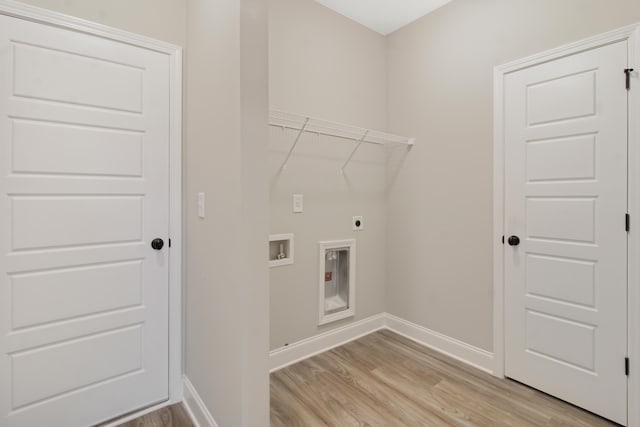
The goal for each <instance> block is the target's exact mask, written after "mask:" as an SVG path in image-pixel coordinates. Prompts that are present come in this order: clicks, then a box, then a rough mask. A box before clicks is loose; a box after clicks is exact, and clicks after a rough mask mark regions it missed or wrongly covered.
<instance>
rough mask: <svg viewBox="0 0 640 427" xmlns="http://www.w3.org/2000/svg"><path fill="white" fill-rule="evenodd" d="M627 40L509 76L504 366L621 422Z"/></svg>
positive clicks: (623, 417)
mask: <svg viewBox="0 0 640 427" xmlns="http://www.w3.org/2000/svg"><path fill="white" fill-rule="evenodd" d="M626 64H627V44H626V42H620V43H615V44H612V45H609V46H605V47H601V48H598V49H594V50H590V51H586V52H582V53H578V54H575V55H572V56H569V57H565V58H561V59H558V60H555V61H551V62H547V63H544V64H541V65H537V66H533V67H530V68H527V69H523V70H520V71H517V72H514V73H511V74H509V75H507V76H506V79H505V136H506V143H505V156H506V157H505V159H506V169H505V173H506V175H505V197H506V203H505V207H506V211H505V218H506V232H507V233H508V235H518V236H519V237H520V240H521V243H520V245H519V246H505V304H506V306H505V308H506V310H505V338H506V364H505V369H506V374H507V376H509V377H511V378H514V379H516V380H518V381H521V382H524V383H526V384H529V385H531V386H533V387H536V388H539V389H541V390H543V391H545V392H547V393H549V394H552V395H554V396H557V397H559V398H561V399H564V400H567V401H569V402H571V403H574V404H576V405H578V406H581V407H584V408H586V409H588V410H590V411H593V412H595V413H598V414H600V415H602V416H604V417H606V418H609V419H612V420H614V421H616V422H618V423H622V424H625V423H626V413H627V394H626V390H627V378H626V376H625V372H624V358H625V356H626V352H627V323H626V321H627V302H626V292H627V282H626V280H627V278H626V273H627V260H626V256H627V252H626V251H627V233H626V231H625V227H624V224H625V223H624V218H625V213H626V209H627V93H626V89H625V87H624V79H623V77H624V74H623V73H622V71H623V70H624V69H625V68H626Z"/></svg>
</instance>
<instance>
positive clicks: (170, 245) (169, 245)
mask: <svg viewBox="0 0 640 427" xmlns="http://www.w3.org/2000/svg"><path fill="white" fill-rule="evenodd" d="M169 247H171V239H169Z"/></svg>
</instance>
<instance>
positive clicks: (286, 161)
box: [282, 117, 311, 169]
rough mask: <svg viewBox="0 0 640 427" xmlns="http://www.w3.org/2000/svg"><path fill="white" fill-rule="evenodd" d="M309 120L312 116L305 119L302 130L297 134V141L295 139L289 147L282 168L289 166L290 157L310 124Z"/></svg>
mask: <svg viewBox="0 0 640 427" xmlns="http://www.w3.org/2000/svg"><path fill="white" fill-rule="evenodd" d="M309 120H311V118H310V117H307V119H306V120H305V122H304V124H303V125H302V127H301V128H300V131H299V132H298V135H297V136H296V139H295V141H293V145H292V146H291V148H290V149H289V152H288V153H287V158H286V159H284V163H283V164H282V169H286V168H287V164H288V163H289V159H290V158H291V155H292V154H293V150H295V148H296V145H298V142H300V138H301V137H302V134H303V133H304V130H305V129H306V128H307V125H308V124H309Z"/></svg>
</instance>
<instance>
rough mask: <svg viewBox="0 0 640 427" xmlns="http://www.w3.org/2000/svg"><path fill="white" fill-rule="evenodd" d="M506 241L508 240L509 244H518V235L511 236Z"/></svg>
mask: <svg viewBox="0 0 640 427" xmlns="http://www.w3.org/2000/svg"><path fill="white" fill-rule="evenodd" d="M507 242H509V245H510V246H518V245H519V244H520V238H519V237H518V236H511V237H509V240H507Z"/></svg>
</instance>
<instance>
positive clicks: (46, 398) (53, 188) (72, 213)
mask: <svg viewBox="0 0 640 427" xmlns="http://www.w3.org/2000/svg"><path fill="white" fill-rule="evenodd" d="M168 119H169V58H168V56H167V55H165V54H162V53H158V52H154V51H150V50H146V49H142V48H137V47H134V46H131V45H127V44H123V43H118V42H114V41H110V40H106V39H102V38H99V37H94V36H90V35H87V34H83V33H80V32H75V31H68V30H64V29H60V28H54V27H49V26H46V25H41V24H37V23H33V22H28V21H23V20H19V19H15V18H10V17H6V16H1V15H0V378H2V379H3V381H1V382H0V409H1V417H2V418H0V424H1V425H2V426H7V427H13V426H32V425H33V426H35V425H56V426H58V425H59V426H63V425H64V426H65V427H66V426H69V427H74V426H87V425H93V424H96V423H99V422H102V421H105V420H107V419H110V418H113V417H115V416H118V415H121V414H124V413H127V412H130V411H132V410H135V409H138V408H141V407H144V406H147V405H150V404H153V403H156V402H159V401H162V400H166V399H167V398H168V324H167V322H168V251H167V247H166V246H165V249H164V250H162V251H155V250H153V249H152V248H151V247H150V242H151V240H153V239H154V238H156V237H160V238H163V239H165V240H166V239H168V224H169V218H168V208H169V198H168V197H169V193H168V188H169V186H168V184H169V179H168V160H169V157H168V152H169V127H168V123H169V120H168Z"/></svg>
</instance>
